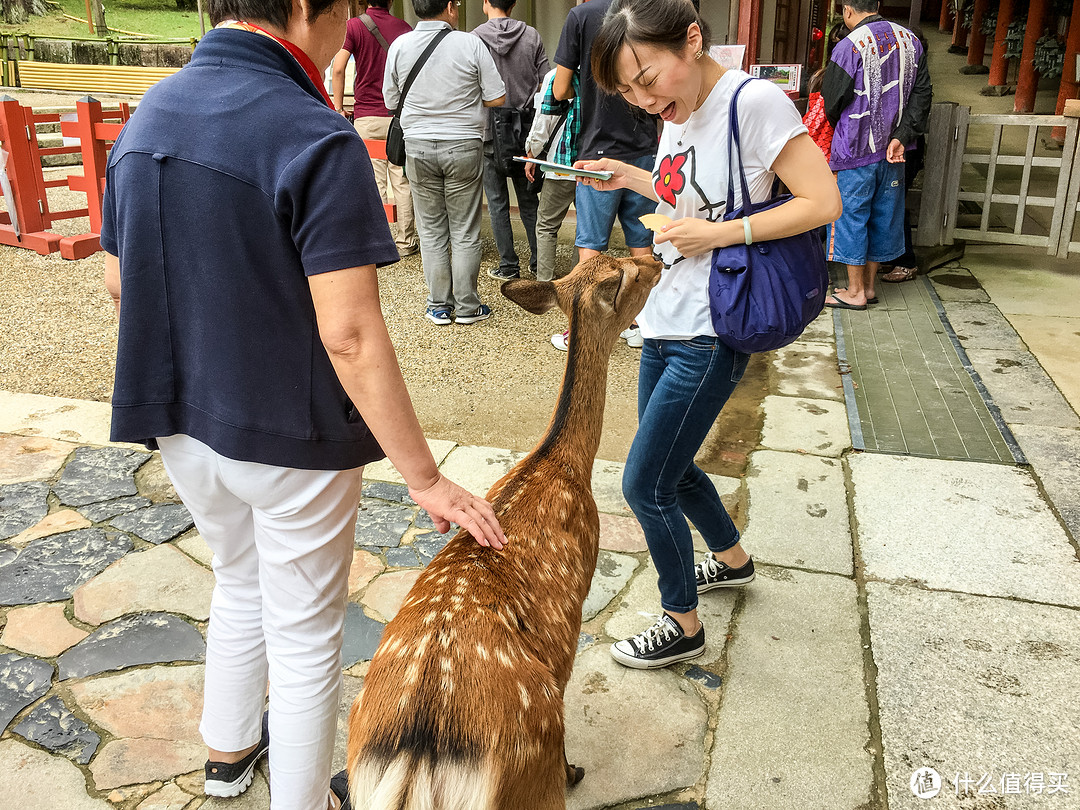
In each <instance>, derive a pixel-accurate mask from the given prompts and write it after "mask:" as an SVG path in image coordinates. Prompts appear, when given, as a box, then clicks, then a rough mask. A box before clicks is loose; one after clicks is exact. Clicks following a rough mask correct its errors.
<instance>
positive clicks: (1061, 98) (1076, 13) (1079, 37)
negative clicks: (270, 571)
mask: <svg viewBox="0 0 1080 810" xmlns="http://www.w3.org/2000/svg"><path fill="white" fill-rule="evenodd" d="M1078 53H1080V0H1073V7H1072V17H1071V18H1070V19H1069V33H1068V37H1067V38H1066V40H1065V68H1064V69H1063V70H1062V71H1061V91H1060V92H1059V93H1058V100H1057V107H1056V108H1055V110H1054V113H1055V114H1056V115H1061V113H1062V112H1064V111H1065V102H1066V101H1068V100H1069V99H1071V98H1080V83H1077V81H1076V55H1077V54H1078ZM1052 137H1053V138H1054V139H1055V140H1058V141H1063V140H1065V127H1054V131H1053V135H1052Z"/></svg>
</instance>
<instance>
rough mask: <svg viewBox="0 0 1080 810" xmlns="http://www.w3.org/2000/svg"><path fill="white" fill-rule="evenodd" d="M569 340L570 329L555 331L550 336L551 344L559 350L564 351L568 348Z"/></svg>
mask: <svg viewBox="0 0 1080 810" xmlns="http://www.w3.org/2000/svg"><path fill="white" fill-rule="evenodd" d="M569 340H570V330H569V329H568V330H567V331H565V332H556V333H555V334H554V335H552V336H551V345H552V346H554V347H555V348H556V349H558V350H559V351H560V352H565V351H567V349H568V346H567V344H568V342H569Z"/></svg>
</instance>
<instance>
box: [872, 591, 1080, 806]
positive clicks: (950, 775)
mask: <svg viewBox="0 0 1080 810" xmlns="http://www.w3.org/2000/svg"><path fill="white" fill-rule="evenodd" d="M867 603H868V608H869V621H870V633H871V639H872V643H873V654H874V661H875V663H876V665H877V695H878V705H879V713H880V718H881V735H882V741H883V744H884V760H885V776H886V787H887V790H888V794H889V807H890V808H892V810H905V809H907V810H921V808H923V807H927V806H930V805H929V804H928V803H927V802H926V800H924V799H920V798H917V797H916V796H915V795H914V794H913V793H912V792H911V790H910V789H909V781H910V778H911V775H912V772H913V771H914V770H915V769H916V768H921V767H932V768H934V769H935V770H936V771H937V772H938V773H939V774H940V775H941V777H942V780H943V784H942V789H941V792H940V794H939V795H938V796H937V797H935V798H934V799H933V806H934V807H942V808H976V807H980V808H981V807H987V808H989V807H1008V808H1028V807H1031V808H1043V807H1071V806H1073V805H1074V804H1075V803H1076V798H1075V795H1076V790H1077V786H1076V784H1075V782H1076V774H1077V773H1078V772H1080V703H1078V702H1077V701H1076V699H1075V697H1076V684H1077V683H1078V682H1080V624H1078V623H1077V621H1076V612H1075V611H1074V610H1067V609H1063V608H1058V607H1052V606H1048V605H1036V604H1030V603H1024V602H1017V601H1014V600H1006V599H994V598H988V597H981V596H968V595H966V594H958V593H935V592H930V591H925V590H922V589H919V588H913V587H909V586H900V585H887V584H882V583H875V582H871V583H869V584H868V585H867ZM1050 772H1056V773H1065V774H1069V776H1070V777H1071V779H1070V780H1069V783H1070V784H1069V788H1070V793H1069V795H1065V794H1058V795H1048V794H1047V793H1045V792H1044V793H1042V794H1035V793H1032V792H1029V791H1028V790H1027V789H1025V785H1024V780H1025V778H1026V777H1027V776H1028V775H1029V774H1035V773H1037V774H1039V775H1040V776H1041V777H1042V779H1043V781H1044V782H1048V781H1049V773H1050ZM958 774H959V775H960V777H961V781H960V782H959V783H957V780H956V777H957V775H958ZM965 774H967V777H968V778H971V779H973V780H979V779H981V778H982V776H983V774H986V775H988V776H989V779H987V780H986V781H987V783H992V784H990V785H989V786H990V788H991V789H995V793H996V795H989V794H986V795H982V796H980V795H978V793H977V791H978V787H977V786H976V785H975V784H971V783H966V782H964V781H963V779H964V775H965ZM1009 774H1013V775H1018V777H1017V778H1018V780H1019V784H1018V785H1017V789H1016V792H1015V793H1013V794H1012V795H1005V794H1003V792H1002V791H1003V788H1004V785H1003V783H1002V782H1001V781H1000V780H1002V779H1004V778H1005V777H1006V776H1008V775H1009ZM958 794H959V795H958Z"/></svg>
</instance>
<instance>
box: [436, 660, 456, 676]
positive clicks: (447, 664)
mask: <svg viewBox="0 0 1080 810" xmlns="http://www.w3.org/2000/svg"><path fill="white" fill-rule="evenodd" d="M439 667H440V668H441V669H442V671H443V672H445V673H447V674H449V673H451V672H453V671H454V662H453V661H451V660H450V659H449V658H447V657H446V656H443V658H442V660H440V661H439Z"/></svg>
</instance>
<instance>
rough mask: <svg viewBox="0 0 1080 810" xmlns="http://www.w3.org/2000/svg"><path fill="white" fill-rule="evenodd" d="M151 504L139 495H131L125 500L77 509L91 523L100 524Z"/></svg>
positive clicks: (120, 499) (118, 499)
mask: <svg viewBox="0 0 1080 810" xmlns="http://www.w3.org/2000/svg"><path fill="white" fill-rule="evenodd" d="M152 503H153V501H151V500H150V499H149V498H143V497H142V496H140V495H132V496H129V497H127V498H117V499H116V500H114V501H104V502H102V503H93V504H87V505H86V506H81V507H79V512H81V513H82V516H83V517H85V518H86V519H87V520H89V521H90V522H91V523H101V522H102V521H103V520H108V519H109V518H114V517H116V516H117V515H123V514H126V513H128V512H134V511H135V510H136V509H145V508H146V507H147V506H150V505H151V504H152Z"/></svg>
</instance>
